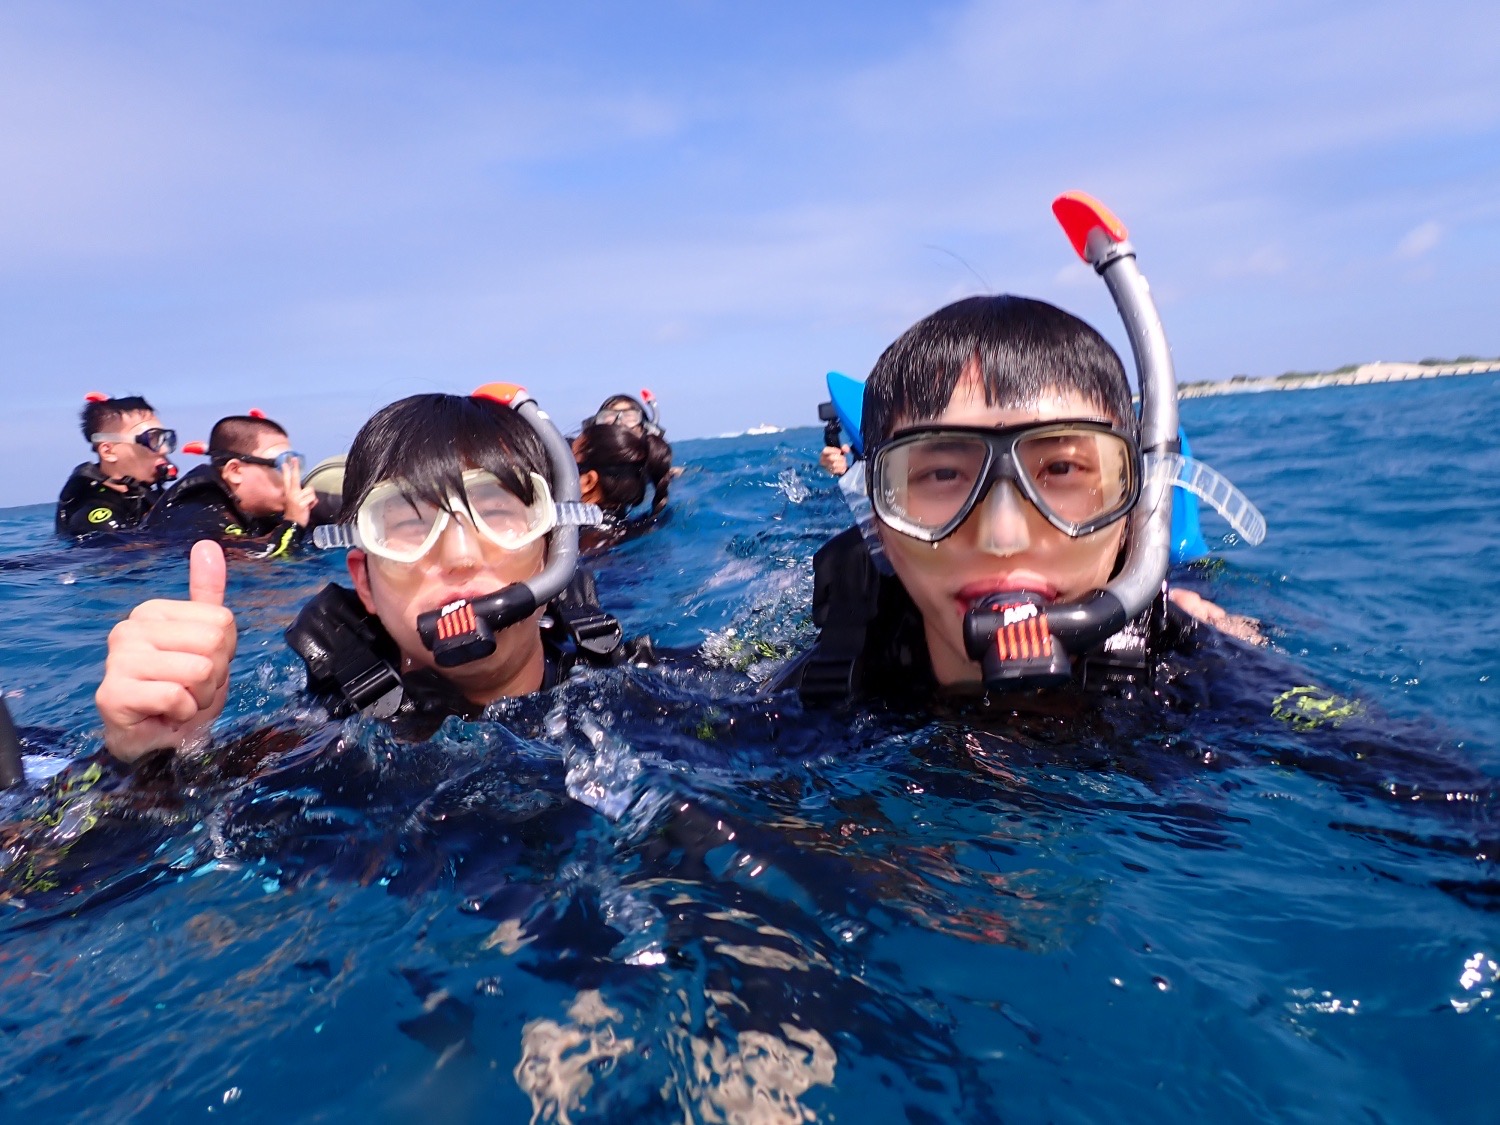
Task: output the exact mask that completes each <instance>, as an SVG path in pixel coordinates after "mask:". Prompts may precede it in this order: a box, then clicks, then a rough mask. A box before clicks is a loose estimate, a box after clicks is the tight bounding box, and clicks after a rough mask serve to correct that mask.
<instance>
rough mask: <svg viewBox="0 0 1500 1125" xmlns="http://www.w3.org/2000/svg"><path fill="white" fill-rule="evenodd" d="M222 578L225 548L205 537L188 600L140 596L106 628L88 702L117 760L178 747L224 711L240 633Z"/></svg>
mask: <svg viewBox="0 0 1500 1125" xmlns="http://www.w3.org/2000/svg"><path fill="white" fill-rule="evenodd" d="M224 578H225V568H224V551H223V549H222V548H221V547H220V546H219V545H218V544H217V543H215V542H213V541H211V540H204V541H203V542H200V543H195V544H193V553H192V556H191V558H190V560H189V569H188V597H189V600H188V601H167V600H165V599H156V600H153V601H149V602H142V603H141V604H140V605H138V606H136V607H135V609H134V610H132V611H131V614H130V616H129V617H128V618H126V619H125V620H124V621H122V622H120V623H119V624H118V625H116V626H115V627H114V629H113V630H111V631H110V634H109V655H108V657H107V659H106V660H105V664H104V679H103V681H102V682H101V683H100V684H99V690H98V691H97V692H95V693H94V705H95V706H96V707H98V708H99V715H100V717H101V718H102V719H103V720H104V745H105V747H106V748H107V749H108V750H109V752H110V753H111V754H113V755H114V756H115V757H116V758H119V759H120V760H121V761H125V762H133V761H135V760H136V759H137V758H139V757H141V756H142V755H144V754H147V753H150V752H151V751H152V750H162V749H173V750H179V749H181V748H182V747H184V746H186V745H188V744H189V743H191V742H193V741H194V740H195V739H197V738H198V737H200V736H201V735H202V734H203V733H204V732H205V731H207V730H208V728H209V727H210V726H212V725H213V721H214V720H215V719H217V718H218V717H219V712H221V711H222V710H224V698H225V696H226V695H227V694H228V691H229V662H230V661H231V660H232V659H234V648H235V642H236V640H237V637H238V634H237V632H236V630H235V624H234V614H233V613H231V612H230V611H229V610H227V609H226V608H224Z"/></svg>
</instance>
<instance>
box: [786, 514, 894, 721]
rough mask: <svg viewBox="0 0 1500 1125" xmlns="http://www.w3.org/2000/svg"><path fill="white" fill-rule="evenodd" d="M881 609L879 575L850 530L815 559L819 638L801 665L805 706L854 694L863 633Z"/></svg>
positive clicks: (800, 689)
mask: <svg viewBox="0 0 1500 1125" xmlns="http://www.w3.org/2000/svg"><path fill="white" fill-rule="evenodd" d="M879 608H880V573H879V571H877V570H876V569H875V564H874V563H873V562H872V561H871V560H870V553H869V551H868V550H867V549H866V548H865V544H864V541H863V540H862V539H861V538H860V534H859V529H858V528H852V527H851V528H849V529H848V530H847V531H843V532H840V533H839V534H838V535H835V536H834V537H833V538H832V539H830V540H829V541H828V542H827V543H824V544H823V546H821V547H819V548H818V553H817V554H815V555H814V556H813V624H814V625H816V626H817V627H818V639H817V642H816V643H815V644H814V645H813V647H812V650H811V651H810V652H809V653H808V654H807V656H806V657H805V658H804V659H803V661H802V678H801V683H800V684H799V686H798V688H797V693H798V694H799V695H800V696H801V697H802V701H803V702H804V703H808V704H812V705H815V706H816V705H820V704H824V705H826V704H830V703H838V702H841V701H843V700H846V699H848V698H850V697H851V696H852V695H853V694H854V693H855V690H856V688H857V687H858V680H859V671H860V665H861V658H862V657H863V655H864V650H865V638H866V634H867V633H868V632H869V628H870V622H872V621H873V620H874V619H875V615H876V613H877V612H879Z"/></svg>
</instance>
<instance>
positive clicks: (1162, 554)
mask: <svg viewBox="0 0 1500 1125" xmlns="http://www.w3.org/2000/svg"><path fill="white" fill-rule="evenodd" d="M1054 210H1055V211H1056V212H1057V214H1058V217H1059V219H1060V221H1062V223H1063V225H1064V228H1065V229H1066V230H1067V231H1068V233H1069V235H1070V237H1071V238H1072V239H1073V242H1074V246H1075V248H1076V249H1077V250H1078V252H1079V253H1080V255H1082V256H1083V257H1084V258H1085V260H1086V261H1089V262H1090V264H1092V265H1094V266H1095V268H1096V270H1098V271H1099V272H1100V273H1101V274H1102V275H1103V276H1104V277H1105V280H1106V281H1107V282H1108V283H1109V285H1110V288H1111V292H1112V293H1113V294H1114V296H1115V299H1116V302H1117V303H1118V304H1119V305H1120V307H1121V311H1122V313H1123V314H1124V316H1125V321H1126V326H1127V329H1128V330H1129V332H1130V335H1131V343H1132V346H1133V348H1134V350H1135V352H1136V356H1137V360H1138V363H1139V366H1140V369H1141V385H1142V406H1141V413H1140V415H1139V416H1138V415H1137V413H1136V410H1135V408H1134V407H1133V406H1132V404H1131V396H1130V387H1129V383H1128V381H1127V380H1126V376H1125V369H1124V366H1123V364H1122V363H1121V362H1120V359H1119V357H1118V356H1117V355H1116V354H1115V352H1114V349H1112V348H1111V347H1110V346H1109V344H1108V343H1107V342H1106V341H1105V340H1104V338H1103V337H1102V336H1100V335H1099V334H1098V333H1097V332H1096V331H1094V329H1092V328H1091V327H1089V326H1088V325H1087V324H1085V323H1084V322H1083V321H1081V320H1079V319H1078V318H1077V317H1074V316H1072V315H1071V314H1069V313H1066V312H1063V311H1062V310H1061V309H1058V308H1055V307H1054V306H1052V305H1048V304H1046V303H1044V302H1041V301H1035V300H1030V299H1027V298H1022V297H1011V296H998V297H973V298H969V299H968V300H964V301H959V302H957V303H956V304H953V305H949V306H948V307H946V308H944V309H940V310H939V311H938V312H936V313H933V314H932V315H931V316H929V317H927V318H926V319H924V320H922V321H920V322H918V323H917V324H916V325H914V326H913V327H912V328H911V329H909V330H908V331H907V332H906V333H904V334H903V335H902V336H901V337H900V338H899V339H898V340H897V341H896V342H895V343H893V344H892V345H891V346H890V347H889V348H887V349H886V351H885V352H884V354H882V355H881V357H880V359H879V360H878V361H877V363H876V365H875V368H874V370H873V371H872V373H871V375H870V378H869V381H868V382H867V383H866V385H865V394H864V409H863V417H862V420H861V431H862V437H863V445H864V448H865V451H866V457H865V460H864V461H863V462H861V463H859V464H858V465H857V466H856V467H855V469H854V470H853V471H854V472H856V473H858V474H859V477H858V478H856V479H855V480H854V482H853V485H854V487H852V488H851V489H849V490H847V492H850V493H852V494H853V495H854V497H855V507H856V512H857V514H858V515H859V517H860V520H859V522H860V525H861V526H860V528H859V529H851V530H849V531H847V532H844V533H843V534H841V535H839V536H837V537H836V538H835V539H833V540H832V541H830V542H829V543H828V544H826V545H825V546H824V547H823V548H822V549H821V550H820V551H819V552H818V556H817V558H816V559H815V562H814V570H815V589H814V603H813V617H814V622H815V624H817V625H818V626H819V629H820V634H819V638H818V642H817V644H816V645H815V646H814V648H813V649H812V650H811V651H810V652H809V653H807V654H805V655H804V657H803V658H801V659H799V660H798V661H797V662H795V663H794V665H793V666H792V667H791V668H790V669H789V670H788V671H787V672H786V673H784V674H783V676H782V677H781V678H780V679H779V680H778V681H777V682H778V684H779V685H784V684H788V683H794V684H796V685H797V686H798V689H799V691H800V693H801V694H802V696H803V698H804V700H806V701H808V702H810V703H826V702H835V701H838V700H840V699H846V698H850V697H855V696H881V697H890V696H901V695H911V694H913V693H915V694H916V695H918V696H921V697H926V696H929V695H931V694H933V693H935V692H958V693H966V692H972V693H975V694H978V693H980V692H984V691H990V692H999V693H1003V692H1007V691H1012V690H1017V689H1029V688H1035V687H1047V686H1057V685H1060V684H1064V683H1067V682H1069V681H1071V680H1076V681H1080V682H1082V683H1084V684H1085V685H1089V684H1091V683H1096V682H1098V681H1100V680H1115V679H1119V678H1126V679H1131V678H1145V677H1148V676H1149V674H1150V671H1151V667H1152V664H1153V661H1154V659H1155V656H1156V653H1157V652H1158V651H1159V650H1160V648H1161V646H1162V645H1163V644H1164V643H1170V641H1171V640H1172V639H1173V638H1174V637H1175V636H1180V635H1182V634H1183V633H1184V632H1185V631H1186V630H1187V629H1189V628H1190V624H1191V623H1190V619H1189V617H1188V615H1187V614H1185V613H1181V612H1180V611H1179V610H1176V609H1173V610H1172V611H1170V612H1169V610H1168V605H1169V603H1168V601H1167V599H1166V577H1167V569H1168V565H1169V556H1170V542H1169V539H1170V522H1171V489H1172V487H1173V485H1174V483H1176V482H1178V481H1182V482H1184V483H1186V484H1191V486H1192V487H1194V489H1195V490H1196V491H1207V490H1208V488H1207V487H1206V486H1208V485H1212V486H1214V488H1215V489H1216V490H1217V491H1216V492H1215V495H1217V496H1219V497H1221V498H1227V500H1228V501H1229V503H1228V504H1227V505H1225V506H1226V508H1227V510H1228V511H1229V514H1230V517H1231V518H1232V520H1234V521H1237V528H1238V529H1240V530H1241V531H1242V534H1244V535H1245V537H1246V538H1248V539H1250V540H1251V541H1252V542H1255V541H1258V539H1259V536H1260V535H1262V534H1263V533H1264V522H1263V521H1261V520H1260V517H1259V513H1258V512H1255V511H1254V509H1253V507H1251V506H1250V505H1249V503H1248V501H1245V500H1244V498H1243V497H1242V496H1240V495H1239V493H1238V492H1237V491H1235V490H1234V489H1233V486H1232V485H1229V483H1228V482H1227V481H1224V480H1223V479H1222V478H1220V477H1218V476H1217V474H1214V473H1213V471H1212V470H1211V469H1208V467H1207V466H1203V465H1200V464H1197V463H1195V462H1191V461H1188V460H1187V459H1185V458H1183V457H1182V456H1181V453H1180V444H1179V442H1178V424H1177V391H1176V380H1175V377H1174V376H1173V373H1172V367H1171V360H1170V357H1169V355H1168V353H1167V349H1166V341H1165V336H1164V335H1163V334H1162V331H1161V325H1160V321H1159V320H1158V319H1157V317H1156V311H1155V307H1154V305H1153V304H1152V303H1151V299H1150V296H1149V292H1148V290H1147V288H1146V284H1145V280H1144V278H1142V277H1141V275H1140V271H1139V270H1138V269H1137V268H1136V266H1135V261H1134V259H1135V253H1134V249H1133V248H1132V247H1131V246H1130V244H1129V243H1128V242H1127V241H1125V233H1124V229H1123V227H1121V226H1120V224H1119V221H1118V220H1116V219H1115V218H1114V217H1113V216H1112V215H1110V214H1109V212H1108V211H1106V210H1105V209H1104V208H1103V207H1102V206H1101V205H1099V204H1098V203H1097V202H1095V201H1093V200H1091V199H1089V198H1088V197H1086V196H1081V195H1068V196H1063V197H1061V198H1060V199H1059V200H1058V201H1057V203H1056V204H1054ZM833 451H837V450H836V449H835V450H833ZM828 452H830V451H829V450H825V454H827V453H828ZM829 460H830V458H828V457H826V456H825V458H824V463H825V466H826V467H829V468H830V469H832V470H835V471H836V469H837V468H838V467H840V466H837V465H830V464H829ZM1186 608H1188V609H1189V610H1191V611H1193V612H1195V613H1196V614H1197V615H1199V616H1202V617H1205V618H1207V619H1210V620H1212V619H1214V618H1215V617H1219V618H1223V617H1225V616H1226V615H1224V614H1223V612H1222V611H1221V610H1219V609H1218V607H1216V606H1213V605H1212V604H1211V603H1208V602H1205V601H1203V600H1202V599H1201V598H1194V599H1192V600H1191V602H1190V604H1188V605H1187V607H1186Z"/></svg>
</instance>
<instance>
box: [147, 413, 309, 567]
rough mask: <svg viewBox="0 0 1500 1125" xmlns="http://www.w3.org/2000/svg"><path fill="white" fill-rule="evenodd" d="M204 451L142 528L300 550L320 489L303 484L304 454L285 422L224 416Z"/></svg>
mask: <svg viewBox="0 0 1500 1125" xmlns="http://www.w3.org/2000/svg"><path fill="white" fill-rule="evenodd" d="M205 452H206V453H207V455H208V458H209V463H208V464H207V465H199V466H198V467H197V468H196V469H193V470H192V471H191V472H189V473H188V474H187V475H186V476H184V477H183V478H182V479H181V480H180V481H178V482H177V484H176V486H175V487H173V489H172V490H171V491H170V492H168V493H167V495H166V496H165V497H164V498H163V499H162V501H161V503H160V504H158V505H157V506H156V508H155V510H154V511H153V512H152V513H151V518H150V519H149V520H147V521H146V522H145V524H144V527H145V529H146V530H147V531H149V532H153V533H157V534H162V535H169V536H173V537H188V536H191V537H192V538H194V539H203V538H210V539H217V540H219V541H220V542H224V543H234V544H238V545H243V546H246V547H250V548H254V549H255V550H256V554H257V555H258V556H259V557H261V558H277V557H280V556H283V555H287V554H290V553H291V552H292V551H294V550H296V548H297V547H298V546H299V545H300V544H301V542H302V538H303V535H304V534H305V533H306V531H307V525H308V521H309V519H310V518H311V514H312V510H313V506H314V505H315V504H316V503H317V495H316V494H315V493H314V492H313V490H312V489H310V488H304V487H303V486H302V480H301V469H302V454H300V453H297V452H295V451H293V450H292V448H291V443H290V442H289V441H288V439H287V434H286V430H285V429H283V428H282V427H281V426H280V425H278V424H277V423H275V422H273V421H271V420H270V419H269V418H266V417H263V416H261V415H259V414H255V413H251V414H236V415H232V416H230V417H228V418H220V419H219V420H218V421H217V422H215V423H214V428H213V430H212V432H211V433H210V434H209V439H208V448H207V450H205Z"/></svg>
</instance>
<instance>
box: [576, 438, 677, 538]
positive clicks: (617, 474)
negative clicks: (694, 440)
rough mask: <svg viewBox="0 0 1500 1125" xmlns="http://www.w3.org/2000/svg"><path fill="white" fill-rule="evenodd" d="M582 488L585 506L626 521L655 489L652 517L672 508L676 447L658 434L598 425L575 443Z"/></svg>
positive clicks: (579, 481)
mask: <svg viewBox="0 0 1500 1125" xmlns="http://www.w3.org/2000/svg"><path fill="white" fill-rule="evenodd" d="M573 456H574V458H575V459H576V460H577V462H578V483H579V487H580V488H581V489H582V490H583V499H584V502H585V503H590V504H598V505H599V507H601V508H602V509H604V514H605V515H606V516H608V517H610V518H611V519H613V520H616V521H623V520H625V519H626V518H627V517H628V516H629V515H630V510H631V509H632V508H634V507H636V506H637V505H639V504H640V503H641V502H642V501H644V500H645V499H646V486H647V485H648V484H649V485H650V487H651V515H656V514H657V513H659V512H660V511H661V510H662V509H663V508H665V507H666V506H667V489H668V486H669V485H670V484H671V480H672V447H671V446H669V445H668V444H667V443H666V441H664V440H663V439H662V438H661V437H659V436H658V435H656V434H651V433H646V432H644V431H642V430H635V429H631V428H629V427H627V426H624V425H615V424H609V423H600V422H592V423H590V424H589V425H587V426H585V427H584V428H583V432H582V433H580V434H579V435H578V436H577V437H576V438H574V439H573Z"/></svg>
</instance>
